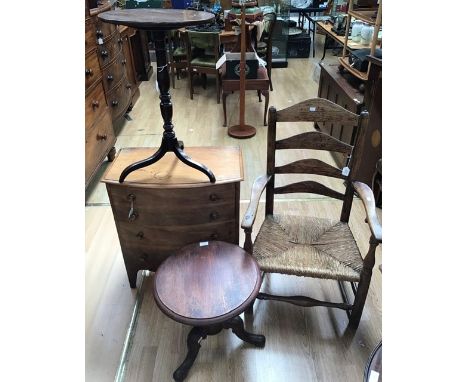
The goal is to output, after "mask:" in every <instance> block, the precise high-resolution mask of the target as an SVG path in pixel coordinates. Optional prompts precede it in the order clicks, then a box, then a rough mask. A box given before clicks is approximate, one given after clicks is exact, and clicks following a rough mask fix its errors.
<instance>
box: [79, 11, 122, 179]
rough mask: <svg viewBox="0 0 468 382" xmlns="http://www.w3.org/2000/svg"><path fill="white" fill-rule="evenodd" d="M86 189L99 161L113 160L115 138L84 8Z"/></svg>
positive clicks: (91, 25) (93, 29)
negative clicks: (106, 158)
mask: <svg viewBox="0 0 468 382" xmlns="http://www.w3.org/2000/svg"><path fill="white" fill-rule="evenodd" d="M85 89H86V90H85V186H88V184H89V182H90V181H91V179H92V177H93V176H94V174H95V173H96V172H97V170H98V169H99V166H100V165H101V163H102V161H103V160H104V158H105V157H106V155H107V156H108V158H109V160H112V159H113V158H114V156H115V148H114V145H115V141H116V138H115V134H114V130H113V127H112V117H111V110H110V108H109V107H108V105H107V100H106V96H105V90H104V81H103V73H102V70H101V65H100V62H99V56H98V47H97V44H96V26H95V23H94V19H93V18H92V17H91V15H90V13H89V8H88V7H87V6H86V7H85Z"/></svg>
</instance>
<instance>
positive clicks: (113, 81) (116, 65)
mask: <svg viewBox="0 0 468 382" xmlns="http://www.w3.org/2000/svg"><path fill="white" fill-rule="evenodd" d="M124 72H125V60H124V59H123V58H122V56H121V55H119V56H118V57H115V59H114V61H113V62H112V63H111V64H110V65H109V66H108V67H106V69H104V71H103V81H102V82H103V83H104V89H105V90H106V93H107V92H109V91H110V90H112V89H113V88H114V87H116V85H117V84H118V83H119V82H120V81H121V80H122V77H123V74H124Z"/></svg>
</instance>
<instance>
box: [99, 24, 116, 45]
mask: <svg viewBox="0 0 468 382" xmlns="http://www.w3.org/2000/svg"><path fill="white" fill-rule="evenodd" d="M114 33H117V25H114V24H110V23H105V22H103V21H101V20H99V19H96V39H99V38H102V39H103V40H104V41H106V40H107V39H109V37H111V36H112V35H113V34H114Z"/></svg>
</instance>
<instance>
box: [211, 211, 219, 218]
mask: <svg viewBox="0 0 468 382" xmlns="http://www.w3.org/2000/svg"><path fill="white" fill-rule="evenodd" d="M218 218H219V214H218V213H217V212H216V211H213V212H212V213H211V214H210V219H211V220H216V219H218Z"/></svg>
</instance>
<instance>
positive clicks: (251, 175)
mask: <svg viewBox="0 0 468 382" xmlns="http://www.w3.org/2000/svg"><path fill="white" fill-rule="evenodd" d="M320 53H321V49H320V47H319V48H318V51H317V56H321V54H320ZM328 55H330V53H328V54H327V57H328V58H327V59H330V60H335V59H336V58H335V57H332V56H328ZM317 61H318V59H312V58H310V59H291V60H289V67H288V68H285V69H273V86H274V89H275V90H274V91H273V92H271V93H270V105H273V106H275V107H277V108H283V107H287V106H288V105H291V104H293V103H296V102H299V101H301V100H304V99H307V98H312V97H315V96H316V95H317V87H318V84H317V83H316V82H315V81H314V80H313V75H314V69H315V66H316V65H315V64H316V62H317ZM140 91H141V96H140V98H139V100H138V102H137V103H136V105H135V107H134V108H133V110H132V111H131V113H130V114H129V115H130V117H131V119H132V120H131V121H125V122H124V123H123V125H122V127H121V129H120V132H119V135H118V138H117V143H116V148H117V150H119V149H120V148H122V147H129V146H134V147H138V146H140V147H141V146H149V147H155V148H156V147H158V146H159V143H160V141H161V133H162V118H161V116H160V111H159V106H158V103H159V99H158V95H157V93H156V92H155V76H154V75H153V77H152V78H151V80H150V81H147V82H143V83H142V84H141V85H140ZM171 95H172V102H173V105H174V118H173V121H174V126H175V131H176V134H177V137H178V138H179V139H181V140H183V141H184V143H185V145H186V146H213V145H238V146H240V147H241V149H242V151H243V157H244V173H245V180H244V182H242V184H241V213H243V211H245V208H246V206H247V200H248V199H249V196H250V188H251V185H252V182H253V180H254V179H255V178H256V177H257V176H258V175H261V174H263V173H264V172H265V165H266V127H264V126H263V106H264V104H263V103H259V102H258V98H257V97H256V93H255V92H250V93H247V96H246V102H247V112H246V122H247V123H249V124H251V125H254V126H255V127H256V128H257V135H256V136H255V137H254V138H252V139H249V140H241V141H238V140H235V139H232V138H230V137H228V136H227V133H226V130H227V128H225V127H222V123H223V116H222V105H221V104H219V105H218V104H217V103H216V95H215V92H214V80H213V79H211V80H210V79H209V80H208V85H207V89H206V90H204V89H203V88H202V87H201V86H200V85H198V86H196V88H195V94H194V99H193V101H191V100H190V97H189V90H188V84H187V80H186V79H181V80H178V81H177V80H176V89H175V90H172V89H171ZM227 108H228V125H232V124H235V123H237V121H238V120H237V118H238V115H237V113H238V95H237V94H233V95H231V96H229V97H228V99H227ZM301 128H302V127H298V126H293V125H291V126H290V128H289V129H287V131H288V133H287V134H286V135H291V134H292V133H294V132H296V131H299V130H300V129H301ZM288 151H289V150H288ZM291 155H293V156H297V157H298V158H300V157H301V153H293V154H290V155H289V157H288V158H291ZM285 159H286V158H279V162H281V161H282V160H285ZM322 159H325V160H327V161H330V163H332V162H331V158H322ZM106 167H107V163H104V164H103V166H102V168H101V169H100V172H99V174H98V175H97V176H96V178H95V180H94V181H93V182H92V183H91V185H90V186H89V187H88V190H87V192H86V345H85V346H86V347H85V349H86V380H87V381H88V382H94V381H96V382H97V381H99V382H101V381H113V380H114V378H115V376H116V372H117V369H118V367H119V364H120V358H121V354H122V349H123V346H124V342H125V338H126V335H127V330H128V326H129V323H130V321H131V317H132V313H133V309H134V306H135V302H136V297H137V290H131V289H130V288H129V285H128V280H127V275H126V272H125V267H124V264H123V259H122V254H121V251H120V246H119V242H118V237H117V231H116V228H115V224H114V221H113V217H112V211H111V208H110V207H109V201H108V198H107V194H106V191H105V187H104V185H103V184H100V183H99V178H100V177H101V176H102V174H103V172H104V171H105V169H106ZM333 186H334V187H335V188H338V189H339V188H340V187H342V185H341V184H339V183H336V182H335V183H334V184H333ZM279 205H280V206H281V207H280V208H281V209H282V210H283V211H293V212H294V211H296V212H301V213H302V212H305V213H312V211H313V212H314V214H320V215H323V216H329V214H335V215H334V216H336V214H337V208H338V207H337V205H336V202H334V201H330V200H328V199H327V198H323V197H317V196H312V197H310V196H306V195H302V194H299V195H295V196H294V198H288V196H287V195H284V196H283V200H282V201H281V202H280V203H279ZM262 213H263V211H259V214H260V215H259V217H260V218H259V219H258V221H257V222H256V224H257V226H258V224H260V222H261V216H262V215H261V214H262ZM363 219H364V214H363V210H362V207H361V206H360V203H355V207H353V212H352V216H351V227H352V229H353V232H354V233H355V235H356V237H357V241H358V245H359V246H360V247H361V248H365V245H366V242H367V240H368V231H367V226H366V225H365V224H364V222H363ZM257 229H258V227H257ZM242 240H243V236H242V235H241V242H242ZM376 264H377V265H378V264H381V257H380V250H379V251H378V254H377V261H376ZM143 279H144V278H143V277H142V276H141V275H140V276H139V280H140V281H141V280H143ZM144 284H148V283H144ZM264 288H266V289H265V290H271V291H273V292H275V293H285V294H289V293H293V294H295V293H308V294H310V295H312V296H313V297H316V298H317V297H318V298H321V297H326V298H332V299H333V298H334V299H336V300H339V293H337V288H336V285H334V284H333V283H332V282H327V281H314V280H306V279H304V278H295V277H289V278H285V277H283V276H276V275H275V276H271V277H269V278H267V279H266V282H265V285H264ZM143 289H144V288H143ZM143 297H144V298H143V303H142V309H141V311H140V315H139V316H138V321H137V322H138V325H137V327H136V330H135V337H134V342H133V346H132V347H131V349H130V352H129V359H128V362H127V363H126V367H127V370H126V374H125V375H126V380H127V381H169V380H171V374H172V371H173V369H174V368H175V367H176V366H177V364H178V363H179V362H180V361H181V359H183V356H184V353H185V345H184V343H185V336H186V334H187V332H188V328H187V327H185V326H183V325H178V324H175V323H172V322H171V321H170V320H169V319H167V318H166V317H165V316H163V315H162V314H161V313H160V312H159V311H158V310H157V308H156V307H155V306H153V304H151V299H149V298H146V297H147V295H143ZM144 312H147V314H144ZM148 315H149V316H151V317H153V318H154V320H155V321H154V323H153V324H152V325H150V326H151V327H150V326H148V325H146V324H145V319H146V317H148ZM346 321H347V319H346V315H345V314H344V313H343V312H341V311H336V310H332V309H327V308H323V307H320V308H309V309H303V308H298V307H294V306H290V305H288V304H281V303H277V302H264V301H261V302H257V303H256V306H255V318H254V320H253V322H250V323H249V322H248V324H249V325H250V326H249V328H251V329H252V330H254V331H256V332H259V333H262V334H265V335H266V336H267V345H266V347H265V349H255V348H251V347H249V346H245V345H242V344H241V343H240V342H239V341H237V339H235V337H234V336H233V335H232V334H230V333H228V332H226V333H223V334H222V335H220V336H219V338H210V339H209V340H208V341H205V342H206V343H205V342H204V343H203V345H202V350H201V351H200V356H199V359H197V361H196V364H195V366H194V367H193V370H192V371H191V373H190V375H189V378H187V381H218V380H221V379H223V380H225V381H252V382H255V381H283V380H286V379H287V380H289V381H291V382H293V381H305V380H308V381H309V380H310V381H361V380H362V372H363V368H364V365H365V361H366V359H367V356H368V354H369V353H370V352H371V350H372V348H373V347H374V346H375V345H376V344H377V343H378V342H379V340H380V338H381V275H380V272H379V271H378V270H377V268H375V272H374V278H373V281H372V284H371V289H370V293H369V297H368V299H367V303H366V307H365V310H364V315H363V320H362V323H361V325H360V327H359V329H358V331H357V332H356V333H355V334H354V335H353V334H352V333H348V332H347V331H346ZM150 333H158V335H157V336H155V335H150ZM215 362H216V364H215ZM138 365H139V366H138Z"/></svg>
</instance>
